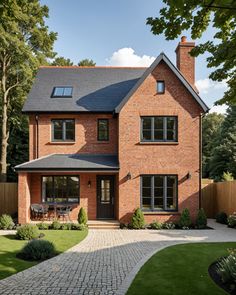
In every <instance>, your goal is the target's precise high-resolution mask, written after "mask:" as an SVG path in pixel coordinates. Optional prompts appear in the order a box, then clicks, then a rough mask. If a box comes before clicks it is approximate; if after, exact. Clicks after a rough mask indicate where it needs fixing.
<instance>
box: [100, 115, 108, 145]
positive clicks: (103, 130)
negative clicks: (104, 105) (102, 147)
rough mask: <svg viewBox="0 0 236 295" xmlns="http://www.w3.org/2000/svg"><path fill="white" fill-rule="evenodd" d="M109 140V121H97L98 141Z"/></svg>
mask: <svg viewBox="0 0 236 295" xmlns="http://www.w3.org/2000/svg"><path fill="white" fill-rule="evenodd" d="M108 140H109V120H108V119H98V141H108Z"/></svg>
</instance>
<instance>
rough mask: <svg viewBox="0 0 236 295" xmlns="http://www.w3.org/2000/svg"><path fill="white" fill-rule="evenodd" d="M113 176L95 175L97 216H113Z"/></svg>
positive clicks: (109, 217)
mask: <svg viewBox="0 0 236 295" xmlns="http://www.w3.org/2000/svg"><path fill="white" fill-rule="evenodd" d="M114 202H115V177H114V175H98V176H97V218H100V219H112V218H114Z"/></svg>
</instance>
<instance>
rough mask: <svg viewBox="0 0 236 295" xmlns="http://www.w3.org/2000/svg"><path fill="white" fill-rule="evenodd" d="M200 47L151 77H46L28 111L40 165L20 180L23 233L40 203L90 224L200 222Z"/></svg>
mask: <svg viewBox="0 0 236 295" xmlns="http://www.w3.org/2000/svg"><path fill="white" fill-rule="evenodd" d="M193 47H194V43H193V42H187V41H186V38H185V37H182V39H181V42H180V43H179V44H178V46H177V48H176V57H177V67H175V66H174V65H173V64H172V63H171V62H170V60H169V59H168V58H167V57H166V55H165V54H164V53H161V54H160V55H159V56H158V57H157V58H156V60H155V61H154V62H153V64H152V65H151V66H150V67H149V68H130V67H59V66H58V67H55V66H54V67H41V68H40V69H39V71H38V74H37V77H36V80H35V82H34V85H33V87H32V90H31V92H30V93H29V96H28V99H27V101H26V102H25V105H24V108H23V112H24V113H25V114H27V115H28V116H29V134H30V139H29V145H30V161H29V162H27V163H23V164H21V165H18V166H16V167H15V169H16V171H17V172H18V175H19V190H18V191H19V209H18V215H19V223H21V224H24V223H28V222H30V220H31V216H30V205H31V204H32V203H45V204H51V203H55V202H56V203H57V204H58V203H62V204H70V205H71V207H72V211H71V213H70V215H71V219H72V220H76V219H77V215H78V211H79V209H80V207H84V208H85V209H86V211H87V213H88V218H89V219H90V220H95V219H115V220H119V221H121V222H128V221H129V220H130V216H131V214H132V213H133V211H134V210H135V209H136V208H137V207H140V208H142V210H143V212H144V214H145V219H146V222H151V221H153V220H161V221H167V220H176V219H178V218H179V214H180V213H181V211H182V210H183V208H188V209H189V210H190V213H191V216H192V218H193V219H194V218H195V217H196V213H197V210H198V208H199V199H200V189H201V181H200V180H201V117H202V115H203V114H204V113H205V112H207V111H208V107H207V106H206V105H205V103H204V102H203V101H202V100H201V98H200V97H199V95H198V93H197V90H196V88H195V86H194V71H195V69H194V68H195V61H194V58H193V57H191V56H190V55H189V51H190V50H191V49H192V48H193Z"/></svg>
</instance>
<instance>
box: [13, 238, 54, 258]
mask: <svg viewBox="0 0 236 295" xmlns="http://www.w3.org/2000/svg"><path fill="white" fill-rule="evenodd" d="M55 253H56V251H55V247H54V245H53V243H51V242H49V241H46V240H33V241H30V242H29V243H27V244H26V245H25V246H24V247H23V248H22V250H21V251H20V253H19V254H18V255H17V256H18V257H19V258H21V259H24V260H33V261H39V260H45V259H48V258H51V257H53V256H54V255H55Z"/></svg>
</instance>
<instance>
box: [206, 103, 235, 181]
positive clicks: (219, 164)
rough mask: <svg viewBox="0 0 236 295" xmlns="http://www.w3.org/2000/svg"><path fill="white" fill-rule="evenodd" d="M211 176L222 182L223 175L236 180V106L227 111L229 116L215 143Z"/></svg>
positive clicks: (211, 161)
mask: <svg viewBox="0 0 236 295" xmlns="http://www.w3.org/2000/svg"><path fill="white" fill-rule="evenodd" d="M209 166H210V176H211V177H213V178H215V179H216V180H221V179H222V176H223V173H224V172H228V173H231V174H232V176H233V178H234V179H235V178H236V105H235V106H230V107H229V108H228V109H227V115H226V117H225V119H224V121H223V123H222V126H221V128H220V132H219V134H218V136H217V138H216V140H215V142H214V149H213V150H212V156H211V159H210V165H209Z"/></svg>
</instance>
